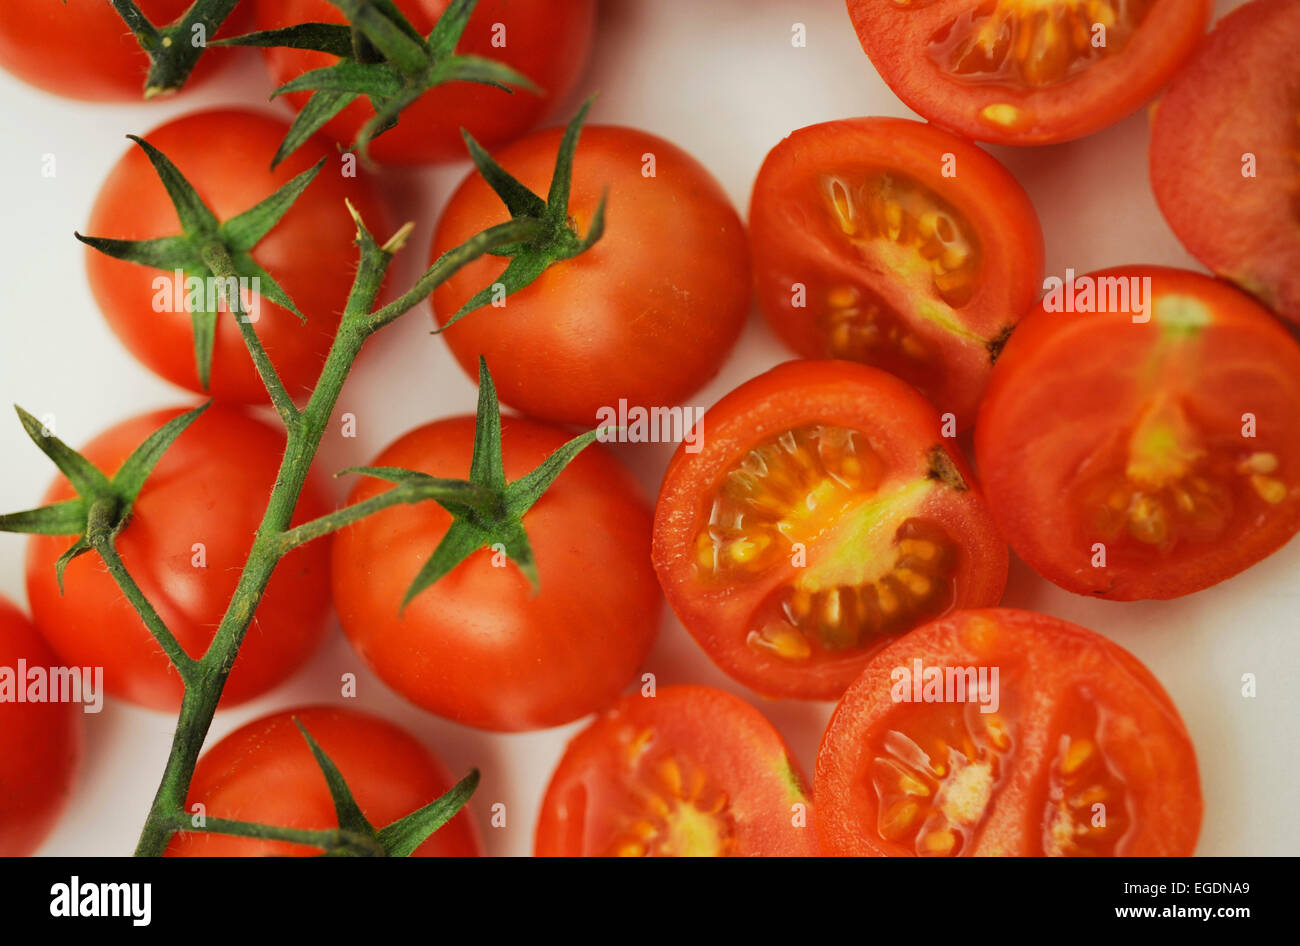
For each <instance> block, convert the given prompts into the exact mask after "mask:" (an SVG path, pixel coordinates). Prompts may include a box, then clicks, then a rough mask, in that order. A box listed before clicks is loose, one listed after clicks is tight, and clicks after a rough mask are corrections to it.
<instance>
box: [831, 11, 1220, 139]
mask: <svg viewBox="0 0 1300 946" xmlns="http://www.w3.org/2000/svg"><path fill="white" fill-rule="evenodd" d="M1212 6H1213V4H1212V3H1211V2H1210V0H916V2H904V3H900V2H899V0H848V9H849V17H850V18H851V19H852V20H853V27H854V29H856V30H857V32H858V39H859V40H860V41H861V42H862V48H863V50H865V51H866V53H867V55H868V56H870V57H871V62H872V63H873V64H874V65H875V67H876V69H877V70H878V71H879V72H880V76H881V78H883V79H884V80H885V82H886V83H888V85H889V87H890V88H891V89H893V90H894V92H895V93H896V94H897V95H898V97H899V98H901V99H902V100H903V101H904V102H905V103H907V105H909V106H910V107H911V108H912V109H914V110H915V111H916V112H917V113H918V114H920V115H922V116H924V117H925V118H928V119H929V120H930V121H932V122H935V123H937V124H940V125H943V126H944V127H945V128H950V129H952V130H953V131H956V132H960V133H961V134H963V135H966V136H968V137H970V138H975V139H977V140H980V141H993V142H997V143H999V144H1007V145H1042V144H1051V143H1053V142H1057V141H1069V140H1071V139H1073V138H1081V137H1083V136H1084V135H1090V134H1092V133H1093V132H1094V131H1099V130H1101V129H1102V128H1105V127H1107V126H1108V125H1113V124H1114V123H1115V122H1117V121H1119V120H1120V119H1121V118H1124V117H1125V116H1127V115H1128V114H1130V113H1131V112H1133V111H1134V110H1136V109H1137V108H1138V107H1139V106H1140V105H1142V103H1144V102H1146V101H1147V100H1149V99H1150V98H1151V97H1152V96H1154V95H1155V94H1156V93H1157V92H1158V91H1159V90H1160V88H1161V87H1162V86H1163V85H1164V84H1165V83H1166V82H1168V81H1169V77H1170V76H1171V75H1172V74H1173V73H1174V70H1176V69H1177V68H1178V66H1179V64H1180V63H1181V62H1182V61H1183V60H1184V59H1185V58H1186V57H1187V55H1188V54H1189V53H1190V52H1191V51H1192V49H1193V48H1194V47H1195V46H1196V43H1197V41H1198V40H1199V39H1200V38H1201V36H1202V35H1203V34H1204V32H1205V27H1206V25H1207V24H1208V23H1209V20H1210V10H1211V7H1212Z"/></svg>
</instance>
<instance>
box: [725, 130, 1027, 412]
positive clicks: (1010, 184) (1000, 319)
mask: <svg viewBox="0 0 1300 946" xmlns="http://www.w3.org/2000/svg"><path fill="white" fill-rule="evenodd" d="M749 221H750V238H751V240H752V243H753V258H754V271H755V282H756V284H757V290H758V298H759V302H760V303H761V305H762V307H763V312H764V314H765V315H766V316H767V319H768V322H769V323H770V324H771V326H772V328H773V329H774V330H775V331H776V333H777V334H778V335H779V336H781V338H782V340H784V341H785V343H786V344H788V345H789V346H790V347H791V348H793V349H794V350H795V351H796V352H798V353H799V354H800V355H802V356H804V357H805V358H843V359H847V360H850V361H861V362H864V363H866V364H871V365H876V366H877V367H880V368H884V369H885V370H886V371H889V372H890V373H891V374H895V375H898V376H899V377H900V378H902V379H904V380H905V381H907V382H908V383H910V384H912V385H913V386H915V387H916V388H917V389H918V390H920V391H921V393H922V394H925V395H926V396H927V397H928V398H929V399H930V401H931V402H932V403H933V404H934V405H935V406H936V407H937V408H938V409H939V410H940V411H941V412H952V413H953V414H954V415H955V416H956V418H957V421H958V423H959V425H960V426H962V427H969V426H971V425H972V424H974V422H975V409H976V407H977V405H978V403H979V397H980V394H981V393H982V392H983V389H984V385H985V384H986V383H987V381H988V374H989V371H990V370H991V369H992V367H993V362H994V360H995V359H996V358H997V356H998V353H999V352H1000V351H1001V349H1002V345H1003V343H1004V342H1005V341H1006V338H1007V335H1008V334H1009V333H1010V330H1011V327H1012V326H1013V325H1014V324H1015V322H1016V320H1017V319H1019V318H1020V316H1021V315H1023V314H1024V313H1025V312H1026V311H1027V310H1028V309H1029V307H1030V306H1031V305H1032V304H1033V303H1034V301H1035V300H1036V299H1037V298H1038V292H1039V286H1040V285H1041V282H1042V276H1043V233H1042V228H1041V227H1040V225H1039V223H1038V215H1037V214H1036V213H1035V212H1034V207H1033V204H1031V203H1030V201H1029V197H1028V195H1026V194H1025V192H1024V189H1023V188H1021V186H1020V185H1019V184H1018V183H1017V182H1016V179H1015V178H1014V177H1012V176H1011V175H1010V174H1009V173H1008V172H1007V170H1006V169H1005V168H1004V167H1002V165H1001V164H999V163H998V162H997V161H996V160H994V159H993V158H992V157H990V156H989V155H988V153H987V152H985V151H984V150H983V149H981V148H979V147H977V146H976V145H974V144H971V143H970V142H969V141H966V140H965V139H962V138H959V137H957V136H955V135H952V134H949V133H948V132H946V131H943V130H942V129H939V128H935V127H933V126H931V125H926V124H923V123H921V122H913V121H906V120H904V119H898V118H854V119H848V120H845V121H835V122H825V123H823V124H820V125H810V126H809V127H807V128H801V129H799V130H798V131H796V132H794V133H793V134H792V135H790V136H789V137H788V138H786V139H785V140H784V141H782V142H781V143H780V144H779V145H777V146H776V147H775V148H773V149H772V151H771V152H770V153H769V154H768V156H767V159H766V160H765V161H764V162H763V167H762V168H761V169H760V170H759V172H758V179H757V181H756V182H755V183H754V193H753V197H752V200H751V202H750V210H749Z"/></svg>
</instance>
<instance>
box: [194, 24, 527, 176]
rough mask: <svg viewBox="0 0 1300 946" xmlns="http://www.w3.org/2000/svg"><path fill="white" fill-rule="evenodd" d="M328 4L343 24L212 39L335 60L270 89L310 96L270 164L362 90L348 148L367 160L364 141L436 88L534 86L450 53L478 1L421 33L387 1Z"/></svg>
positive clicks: (477, 59) (500, 68)
mask: <svg viewBox="0 0 1300 946" xmlns="http://www.w3.org/2000/svg"><path fill="white" fill-rule="evenodd" d="M329 2H330V3H331V4H333V5H334V6H336V7H338V8H339V10H340V11H342V13H343V14H344V16H346V17H347V18H348V24H347V25H344V24H337V23H302V24H299V25H297V26H290V27H286V28H284V29H278V30H264V31H262V32H258V33H249V34H247V35H244V36H236V37H233V38H231V39H227V40H222V41H220V42H219V43H217V44H215V45H231V46H261V47H288V48H291V49H310V50H315V51H317V52H323V53H328V54H329V55H332V56H338V57H339V61H338V62H337V63H335V64H334V65H332V66H326V67H324V68H321V69H313V70H311V71H310V72H305V73H303V74H302V75H300V76H298V77H297V78H296V79H293V80H292V81H290V82H286V83H285V84H284V85H282V86H280V88H278V89H276V90H275V92H274V93H273V96H272V97H274V96H279V95H284V94H285V93H288V92H308V91H309V92H311V93H312V96H311V98H310V99H308V101H307V104H306V106H304V107H303V109H302V111H300V112H299V113H298V115H297V117H296V118H295V119H294V121H293V125H292V126H291V127H290V129H289V133H288V134H287V135H286V136H285V139H284V141H283V142H282V143H281V145H280V149H279V151H277V152H276V155H275V159H274V161H273V162H272V167H274V166H275V165H276V164H279V163H280V162H281V161H283V160H284V159H285V158H286V157H288V156H289V155H290V154H292V153H293V152H294V151H295V150H297V149H298V148H299V147H300V146H301V145H302V144H303V142H305V141H306V140H307V139H308V138H310V137H311V136H312V135H313V134H315V133H316V132H317V131H318V130H319V129H320V128H321V127H323V126H324V125H325V124H326V123H327V122H329V120H330V119H332V118H333V117H334V116H335V115H337V114H338V113H339V112H341V111H342V110H343V109H345V108H347V107H348V106H349V105H350V104H352V102H354V101H356V99H358V98H360V97H361V96H363V95H364V96H365V97H366V98H367V99H369V101H370V105H371V106H372V107H373V109H374V111H375V114H374V116H373V117H372V118H371V119H370V120H369V121H368V122H366V124H365V125H363V126H362V127H361V130H360V131H359V132H358V133H357V140H356V141H355V142H354V144H353V147H355V148H356V149H357V151H358V152H359V153H360V154H361V155H362V157H367V156H368V154H369V145H370V142H371V141H373V140H374V139H375V138H377V137H378V136H379V135H381V134H383V133H384V132H386V131H388V130H389V129H390V128H392V127H394V126H395V125H396V124H397V121H398V119H399V118H400V117H401V114H402V112H403V111H404V110H405V109H406V108H407V107H408V106H410V105H411V104H412V103H414V102H415V101H416V99H418V98H419V97H420V96H421V95H423V94H424V93H425V92H427V91H429V90H430V89H432V88H434V87H435V86H439V85H442V84H444V83H447V82H476V83H479V84H481V85H490V86H493V87H494V88H498V89H502V90H503V91H506V92H512V91H514V89H513V88H512V86H513V87H517V88H522V89H526V90H528V91H530V92H539V91H540V90H539V89H538V88H537V86H535V85H534V84H533V83H532V81H531V80H529V79H528V77H527V76H525V75H523V74H521V73H519V72H517V71H515V70H514V69H511V68H510V67H509V66H506V65H504V64H502V63H499V62H496V61H494V60H491V59H486V58H484V57H482V56H466V55H460V54H457V53H456V44H457V43H459V42H460V38H461V35H462V34H463V33H464V32H465V25H466V23H467V22H468V21H469V17H470V14H471V13H473V12H474V7H475V6H477V4H478V0H452V3H451V4H450V5H449V6H448V7H447V9H446V10H445V11H444V12H443V14H442V16H440V17H439V18H438V22H437V23H436V24H434V27H433V29H432V30H431V31H430V33H429V35H428V36H421V35H420V33H419V31H418V30H416V29H415V27H413V26H412V25H411V24H410V22H409V21H408V20H407V19H406V17H405V16H403V15H402V12H401V11H400V10H399V9H398V8H397V5H396V4H394V3H393V2H392V0H329Z"/></svg>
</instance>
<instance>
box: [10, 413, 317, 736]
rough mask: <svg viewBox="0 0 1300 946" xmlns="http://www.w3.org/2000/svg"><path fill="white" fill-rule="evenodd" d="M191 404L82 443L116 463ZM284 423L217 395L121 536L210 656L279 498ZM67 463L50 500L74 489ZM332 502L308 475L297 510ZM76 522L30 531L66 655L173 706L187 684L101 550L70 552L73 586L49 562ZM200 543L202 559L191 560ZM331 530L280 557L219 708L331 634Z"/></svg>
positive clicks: (55, 640)
mask: <svg viewBox="0 0 1300 946" xmlns="http://www.w3.org/2000/svg"><path fill="white" fill-rule="evenodd" d="M180 413H182V411H181V410H164V411H156V412H153V413H149V414H143V415H140V416H137V417H133V418H131V419H129V420H126V421H124V422H122V423H120V424H117V425H116V426H114V427H111V428H109V429H108V430H106V431H104V432H103V433H102V434H100V435H99V436H98V437H96V438H95V439H94V440H92V441H91V442H90V443H89V444H87V445H86V446H85V448H84V449H83V450H82V451H81V452H82V454H83V455H84V456H85V457H86V458H87V459H88V460H89V461H90V462H91V463H93V464H94V465H95V466H97V467H98V468H99V469H100V470H102V471H104V472H105V473H106V474H107V475H112V474H113V473H115V472H116V471H117V469H118V468H119V467H120V466H121V464H122V462H123V461H124V460H125V459H126V458H127V457H128V456H129V455H130V454H131V452H132V451H133V450H134V449H135V448H136V447H137V446H139V444H141V443H142V442H143V441H144V440H145V438H146V437H148V436H149V435H150V434H151V433H153V432H154V431H155V430H157V429H158V428H159V427H161V426H162V425H163V424H165V423H166V422H167V421H169V420H171V419H172V418H173V417H175V416H177V415H178V414H180ZM284 443H285V440H284V435H283V434H282V433H281V432H279V431H277V430H276V429H274V428H272V427H271V426H270V425H269V424H266V423H264V422H263V421H261V420H258V419H255V418H253V417H251V416H249V415H248V414H245V413H244V412H243V411H240V410H237V409H235V408H229V407H224V406H221V405H213V406H211V407H209V408H208V409H207V411H206V412H204V413H203V414H202V415H201V416H200V417H199V418H198V420H196V421H194V422H193V423H192V424H191V425H190V426H189V427H188V428H187V429H186V430H185V431H184V432H183V433H182V434H181V435H180V436H179V437H178V438H177V439H176V441H175V442H174V443H173V444H172V446H171V447H170V448H169V449H168V450H167V452H166V453H164V454H163V456H162V459H161V460H159V461H158V464H157V466H156V467H155V468H154V470H153V472H152V473H151V474H150V476H149V479H148V480H147V481H146V482H145V485H144V488H143V489H142V490H141V491H140V495H139V497H138V498H137V500H136V503H135V506H134V509H133V511H132V515H131V519H130V521H129V522H128V523H127V525H126V527H125V528H124V529H123V530H122V532H121V533H120V534H119V535H118V537H117V550H118V553H119V554H120V556H121V558H122V561H123V562H124V563H125V565H126V568H127V570H128V571H129V572H130V573H131V576H132V578H134V580H135V582H136V584H138V585H139V587H140V589H141V591H142V592H143V593H144V595H145V597H146V598H147V599H148V600H149V602H150V603H151V604H152V605H153V607H154V608H155V609H156V610H157V611H158V614H159V615H160V616H161V617H162V619H163V621H164V622H165V623H166V624H167V626H168V627H169V628H170V629H171V631H172V633H173V634H174V635H175V636H176V639H177V640H178V641H179V642H180V645H181V646H182V647H183V648H184V649H185V652H186V653H188V654H189V655H190V656H191V657H195V658H198V657H201V656H203V653H204V651H206V650H207V647H208V645H209V644H210V643H211V642H212V638H213V635H214V634H215V632H216V629H217V626H218V625H219V624H220V622H221V618H222V615H223V614H225V611H226V607H227V605H228V604H229V602H230V598H231V596H232V595H233V593H234V590H235V586H236V584H237V582H238V580H239V575H240V572H241V570H242V568H243V565H244V562H245V560H246V559H247V556H248V551H249V549H250V548H251V547H252V544H253V536H254V533H255V532H256V531H257V527H258V524H259V522H260V521H261V518H262V510H263V509H264V508H265V505H266V502H267V500H268V499H269V498H270V494H271V488H272V486H273V485H274V483H275V478H276V472H277V469H278V467H279V464H280V458H281V455H282V454H283V451H284ZM74 495H75V494H74V492H73V490H72V487H71V486H70V485H69V483H68V482H67V480H66V479H64V478H63V477H62V476H60V477H58V479H56V480H55V482H54V483H53V485H52V486H51V487H50V490H49V491H48V492H47V493H46V495H45V500H44V502H46V503H53V502H59V501H62V500H65V499H71V498H73V496H74ZM327 510H328V505H327V501H326V498H325V496H324V494H323V492H322V491H321V489H320V487H319V485H318V484H316V483H315V482H314V481H313V480H309V481H308V483H307V486H306V488H305V489H304V490H303V494H302V498H301V501H300V502H299V504H298V512H297V516H296V521H304V520H307V519H312V518H315V517H317V516H320V515H323V514H324V513H325V512H326V511H327ZM72 541H73V539H72V537H70V536H33V537H32V539H31V541H30V543H29V544H28V546H27V595H28V598H29V600H30V601H31V605H32V613H33V615H34V616H35V618H36V620H37V621H38V622H39V624H40V626H41V627H42V628H43V629H44V632H45V635H46V638H47V639H48V640H49V642H50V645H51V646H52V647H53V648H54V650H55V651H56V652H57V653H58V654H59V656H60V657H61V658H62V659H63V660H64V661H66V662H67V663H69V664H71V665H76V666H92V667H97V666H102V667H103V668H104V687H105V689H106V690H107V691H108V692H109V693H110V694H112V695H113V696H117V697H120V698H121V699H125V700H129V701H131V702H132V703H136V704H139V705H141V706H146V707H149V708H151V709H157V710H163V711H170V712H175V711H176V710H177V709H178V708H179V707H180V703H181V696H182V694H183V692H184V688H183V686H182V684H181V681H180V677H179V676H177V674H176V673H175V671H174V670H173V669H172V667H171V663H170V662H169V661H168V659H167V657H166V656H165V655H164V654H163V652H162V650H161V649H160V648H159V647H158V645H157V643H156V642H155V641H154V639H153V636H152V635H151V634H150V633H149V632H148V630H147V629H146V628H145V626H144V623H143V621H142V620H141V619H140V616H139V615H138V614H137V613H136V611H135V609H134V608H133V607H132V606H131V604H130V602H129V601H127V599H126V598H125V596H123V594H122V593H121V591H120V590H119V589H118V587H117V584H116V583H115V582H114V581H113V578H112V577H111V576H110V575H109V574H108V571H107V569H106V568H105V567H104V564H103V562H102V561H101V560H100V559H99V556H98V554H97V553H95V552H88V553H86V554H84V555H82V556H80V557H78V558H76V559H74V560H73V561H72V562H71V563H69V564H68V567H67V569H66V570H65V572H64V575H63V581H64V592H63V593H62V594H60V592H59V586H58V584H57V582H56V580H55V571H54V563H55V561H56V560H57V559H58V557H59V556H60V555H61V554H63V552H64V551H66V550H67V549H68V547H69V546H70V545H71V544H72ZM198 543H201V544H202V545H203V549H202V550H201V551H202V554H203V555H204V556H205V558H206V568H196V567H195V566H194V565H193V564H192V562H193V561H194V559H195V556H196V555H198V554H199V553H200V550H199V549H196V548H195V545H196V544H198ZM328 569H329V547H328V542H321V541H319V540H318V541H316V542H311V543H309V544H307V545H304V546H302V547H300V548H298V549H296V550H294V551H293V552H291V553H290V554H289V555H288V556H286V557H285V558H284V559H283V560H282V561H281V562H280V564H279V566H278V567H277V568H276V571H275V574H274V575H273V576H272V578H271V581H270V584H269V585H268V586H267V589H266V593H265V595H264V596H263V597H262V600H261V603H260V604H259V605H258V608H257V614H256V616H255V618H254V620H253V623H252V625H251V626H250V628H249V631H248V636H247V637H246V638H245V639H244V643H243V646H242V647H241V649H240V651H239V657H238V659H237V660H236V661H235V666H234V670H233V671H232V673H231V675H230V677H229V679H228V681H227V685H226V688H225V691H224V692H223V694H222V698H221V706H222V708H229V707H231V706H234V705H236V704H238V703H242V702H244V701H246V700H249V699H252V698H253V697H255V696H258V695H260V694H262V693H265V692H266V691H267V690H270V689H271V688H272V687H274V686H275V685H277V684H278V683H280V682H281V681H283V680H285V679H286V678H287V677H288V676H289V675H290V674H292V673H293V672H294V671H295V670H297V669H298V667H299V666H301V665H302V664H303V663H304V662H305V661H306V660H307V658H308V657H310V656H311V654H312V653H313V652H314V651H315V650H316V648H317V647H318V646H319V645H320V643H321V641H322V640H323V638H324V635H325V630H326V619H327V616H328V613H329V571H328Z"/></svg>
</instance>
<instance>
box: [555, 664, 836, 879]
mask: <svg viewBox="0 0 1300 946" xmlns="http://www.w3.org/2000/svg"><path fill="white" fill-rule="evenodd" d="M806 784H807V782H806V779H805V778H804V776H803V773H802V772H800V771H799V766H798V764H797V763H796V762H795V761H794V759H793V758H791V756H790V750H789V749H788V748H787V747H786V744H785V742H784V740H782V739H781V734H780V733H778V732H777V731H776V730H775V729H774V728H772V724H771V723H769V722H768V721H767V720H766V719H764V718H763V715H762V714H761V713H759V712H758V710H756V709H754V708H753V707H752V706H750V705H749V704H748V703H746V702H745V701H744V700H741V699H739V698H737V697H734V696H732V695H731V694H730V693H724V692H723V691H722V690H715V689H713V688H712V687H703V686H670V687H663V688H662V689H660V690H659V692H658V694H657V695H656V696H652V697H643V696H640V695H638V694H632V695H630V696H625V697H623V698H622V699H621V700H619V701H618V702H617V703H616V704H614V706H612V707H611V708H610V709H608V710H607V711H606V712H605V713H603V714H602V715H601V716H600V717H599V718H598V719H597V720H596V721H595V722H594V723H592V724H591V725H590V726H589V727H587V728H586V729H584V730H583V731H582V732H580V733H578V735H577V736H575V737H574V739H573V741H572V742H570V743H569V746H568V748H567V749H566V750H565V752H564V757H563V758H562V759H561V760H560V765H559V767H558V768H557V769H556V770H555V774H554V775H553V776H552V777H551V784H550V785H549V786H548V787H547V789H546V797H545V798H544V799H543V800H542V814H541V817H540V819H539V820H538V822H537V841H536V848H535V853H536V855H537V856H538V857H613V856H617V857H647V856H658V857H700V856H703V857H727V856H730V857H735V856H745V855H769V856H785V857H814V856H816V855H817V854H818V853H819V846H818V842H817V832H816V830H815V828H814V827H813V817H812V816H813V813H812V802H811V800H810V799H809V797H808V791H807V788H806Z"/></svg>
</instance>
